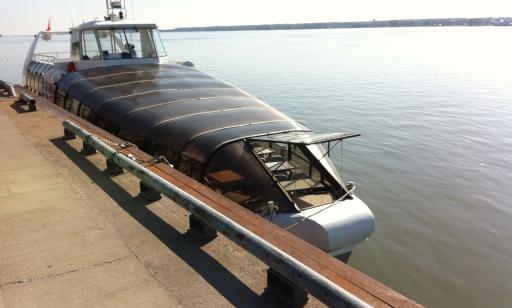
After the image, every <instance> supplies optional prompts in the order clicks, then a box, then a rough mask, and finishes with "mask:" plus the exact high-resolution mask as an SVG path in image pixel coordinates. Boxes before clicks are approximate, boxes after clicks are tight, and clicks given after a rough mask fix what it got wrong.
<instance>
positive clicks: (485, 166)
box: [0, 27, 512, 307]
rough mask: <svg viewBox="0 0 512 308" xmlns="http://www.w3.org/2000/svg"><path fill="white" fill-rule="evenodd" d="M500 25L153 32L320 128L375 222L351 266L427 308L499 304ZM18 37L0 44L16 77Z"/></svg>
mask: <svg viewBox="0 0 512 308" xmlns="http://www.w3.org/2000/svg"><path fill="white" fill-rule="evenodd" d="M511 37H512V27H511V28H509V27H494V28H493V27H485V28H411V29H340V30H320V31H318V30H311V31H309V30H308V31H268V32H265V31H261V32H258V31H254V32H211V33H207V32H203V33H166V34H164V35H163V39H164V40H165V45H166V47H167V51H168V53H169V54H170V55H171V58H173V59H181V60H190V61H193V62H194V63H196V65H197V66H198V67H199V68H201V69H202V70H204V71H206V72H209V73H212V74H213V75H216V76H218V77H220V78H222V79H224V80H226V81H228V82H231V83H233V84H235V85H237V86H239V87H241V88H243V89H244V90H246V91H248V92H250V93H251V94H254V95H255V96H257V97H259V98H261V99H263V100H264V101H266V102H268V103H270V104H272V105H273V106H275V107H277V108H279V109H280V110H282V111H284V112H285V113H287V114H288V115H291V116H292V117H294V118H296V119H297V120H299V121H301V122H303V123H304V124H306V125H307V126H309V127H310V128H313V129H315V130H319V131H339V130H342V131H355V132H361V133H362V134H363V136H362V137H359V138H354V139H350V140H347V141H346V142H345V144H344V147H343V148H344V156H343V162H344V164H343V172H344V178H345V180H355V181H356V182H357V184H358V185H357V194H358V195H359V196H360V197H361V198H362V199H363V200H364V201H365V202H367V203H368V205H369V206H370V207H371V208H372V210H373V212H374V214H375V215H376V218H377V230H376V232H375V234H374V235H373V237H372V238H371V239H369V240H368V241H367V242H365V243H364V244H362V245H360V246H359V247H357V249H356V251H355V253H354V254H353V256H352V259H351V262H350V263H351V264H352V265H353V266H355V267H356V268H358V269H360V270H362V271H364V272H366V273H368V274H370V275H371V276H373V277H375V278H377V279H378V280H380V281H382V282H383V283H385V284H388V285H390V286H391V287H393V288H395V289H397V290H398V291H400V292H402V293H404V294H406V295H408V296H410V297H412V298H414V299H416V300H418V301H419V302H421V303H424V304H426V305H427V306H433V307H436V306H437V307H467V306H473V307H481V306H488V307H498V306H506V305H507V303H511V302H512V283H510V282H511V281H512V223H511V221H512V189H511V183H512V73H511V72H512V61H511V60H510V55H512V40H510V38H511ZM29 44H30V38H9V37H3V38H1V39H0V78H5V79H9V80H12V81H18V82H19V80H20V73H21V70H20V66H21V64H22V62H23V60H24V53H25V51H26V50H27V49H28V46H29Z"/></svg>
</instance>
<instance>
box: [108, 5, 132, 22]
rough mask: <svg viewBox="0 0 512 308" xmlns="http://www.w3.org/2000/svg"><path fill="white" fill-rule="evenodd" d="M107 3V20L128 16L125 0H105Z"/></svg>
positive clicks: (121, 18)
mask: <svg viewBox="0 0 512 308" xmlns="http://www.w3.org/2000/svg"><path fill="white" fill-rule="evenodd" d="M105 3H106V5H107V16H105V20H111V21H117V20H123V19H126V18H127V17H128V14H127V10H126V1H125V0H122V1H121V0H105Z"/></svg>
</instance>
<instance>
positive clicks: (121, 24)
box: [70, 20, 157, 31]
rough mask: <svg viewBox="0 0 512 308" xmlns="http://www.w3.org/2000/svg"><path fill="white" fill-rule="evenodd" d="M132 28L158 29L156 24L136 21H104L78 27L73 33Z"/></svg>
mask: <svg viewBox="0 0 512 308" xmlns="http://www.w3.org/2000/svg"><path fill="white" fill-rule="evenodd" d="M131 28H139V29H144V28H151V29H153V28H157V26H156V24H155V23H154V22H145V21H134V20H117V21H112V20H102V21H89V22H86V23H83V24H81V25H79V26H77V27H73V28H71V29H70V30H71V31H86V30H97V29H131Z"/></svg>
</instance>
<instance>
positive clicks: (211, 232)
mask: <svg viewBox="0 0 512 308" xmlns="http://www.w3.org/2000/svg"><path fill="white" fill-rule="evenodd" d="M188 221H189V231H192V232H194V233H197V234H199V236H200V237H201V239H203V240H206V241H211V240H213V239H214V238H216V237H217V236H218V235H219V234H218V233H217V230H215V229H214V228H212V227H210V226H208V225H207V224H205V223H204V222H202V221H201V219H199V218H197V217H195V216H194V215H192V214H190V215H189V216H188Z"/></svg>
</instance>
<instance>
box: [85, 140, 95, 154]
mask: <svg viewBox="0 0 512 308" xmlns="http://www.w3.org/2000/svg"><path fill="white" fill-rule="evenodd" d="M82 154H84V155H85V156H89V155H93V154H96V149H95V148H94V147H92V146H90V145H89V144H87V142H85V141H84V142H83V143H82Z"/></svg>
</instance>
